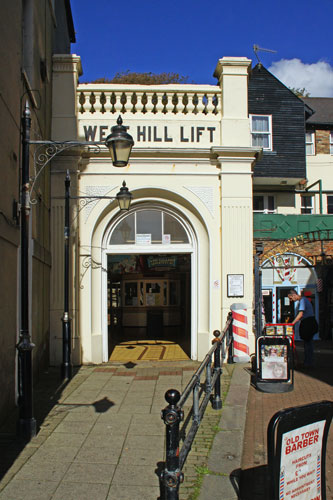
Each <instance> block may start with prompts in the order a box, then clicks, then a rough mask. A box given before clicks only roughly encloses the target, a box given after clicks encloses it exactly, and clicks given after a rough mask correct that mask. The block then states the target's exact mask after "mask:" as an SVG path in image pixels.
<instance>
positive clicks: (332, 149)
mask: <svg viewBox="0 0 333 500" xmlns="http://www.w3.org/2000/svg"><path fill="white" fill-rule="evenodd" d="M330 154H331V155H333V131H331V133H330Z"/></svg>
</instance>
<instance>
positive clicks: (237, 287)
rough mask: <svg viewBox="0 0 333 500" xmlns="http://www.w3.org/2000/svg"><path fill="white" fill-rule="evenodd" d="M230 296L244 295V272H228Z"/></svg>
mask: <svg viewBox="0 0 333 500" xmlns="http://www.w3.org/2000/svg"><path fill="white" fill-rule="evenodd" d="M227 279H228V281H227V285H228V297H244V274H228V275H227Z"/></svg>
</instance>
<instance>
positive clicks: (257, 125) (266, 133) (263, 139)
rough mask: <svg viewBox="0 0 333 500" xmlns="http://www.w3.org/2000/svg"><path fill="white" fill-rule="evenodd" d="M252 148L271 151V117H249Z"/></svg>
mask: <svg viewBox="0 0 333 500" xmlns="http://www.w3.org/2000/svg"><path fill="white" fill-rule="evenodd" d="M250 124H251V135H252V146H256V147H261V148H263V149H264V150H265V151H272V116H271V115H250Z"/></svg>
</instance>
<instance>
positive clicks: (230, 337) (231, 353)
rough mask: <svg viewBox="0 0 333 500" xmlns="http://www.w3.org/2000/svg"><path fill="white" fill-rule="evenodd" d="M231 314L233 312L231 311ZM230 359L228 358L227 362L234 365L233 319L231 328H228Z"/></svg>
mask: <svg viewBox="0 0 333 500" xmlns="http://www.w3.org/2000/svg"><path fill="white" fill-rule="evenodd" d="M229 315H231V313H229ZM227 344H228V360H227V363H228V365H232V364H233V362H234V359H233V350H234V338H233V335H232V320H231V321H230V325H229V328H228V342H227Z"/></svg>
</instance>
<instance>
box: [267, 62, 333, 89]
mask: <svg viewBox="0 0 333 500" xmlns="http://www.w3.org/2000/svg"><path fill="white" fill-rule="evenodd" d="M268 70H269V71H270V72H271V73H273V75H274V76H276V77H277V78H278V79H279V80H281V82H282V83H284V84H285V85H286V86H287V87H293V88H305V89H306V90H307V92H309V93H310V97H333V67H332V66H330V65H329V64H328V63H327V62H324V61H318V62H316V63H313V64H305V63H303V62H302V61H301V60H300V59H281V61H277V62H274V63H273V64H272V65H271V66H270V68H268Z"/></svg>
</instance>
